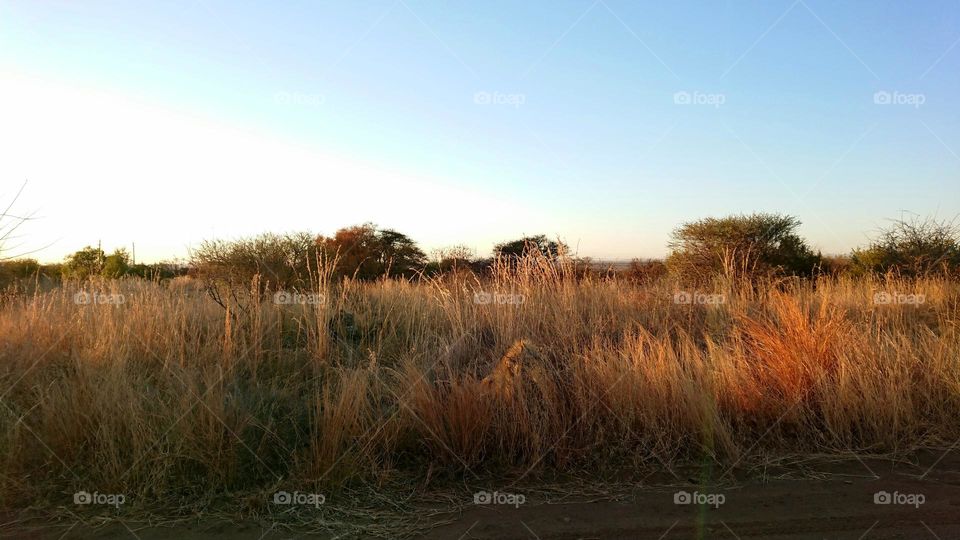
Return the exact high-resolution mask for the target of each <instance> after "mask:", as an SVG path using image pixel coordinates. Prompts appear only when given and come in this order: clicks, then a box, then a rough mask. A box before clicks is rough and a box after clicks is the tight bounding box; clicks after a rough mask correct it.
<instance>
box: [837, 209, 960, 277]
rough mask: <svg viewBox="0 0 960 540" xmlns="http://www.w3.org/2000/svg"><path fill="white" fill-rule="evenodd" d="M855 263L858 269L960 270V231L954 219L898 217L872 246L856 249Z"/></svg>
mask: <svg viewBox="0 0 960 540" xmlns="http://www.w3.org/2000/svg"><path fill="white" fill-rule="evenodd" d="M851 264H852V266H853V268H854V271H856V272H858V273H882V274H885V273H888V272H893V273H897V274H900V275H903V276H907V277H923V276H929V275H936V274H940V275H947V274H957V273H960V233H958V230H957V227H956V226H955V225H954V223H953V222H946V221H937V220H936V219H933V218H925V219H920V218H917V217H914V218H912V219H910V220H902V219H901V220H895V221H894V222H893V224H892V225H891V226H890V227H888V228H887V229H884V230H882V231H881V232H880V235H879V236H878V237H877V238H876V240H874V241H873V242H872V243H871V244H870V245H869V246H868V247H866V248H862V249H857V250H854V251H853V254H852V255H851Z"/></svg>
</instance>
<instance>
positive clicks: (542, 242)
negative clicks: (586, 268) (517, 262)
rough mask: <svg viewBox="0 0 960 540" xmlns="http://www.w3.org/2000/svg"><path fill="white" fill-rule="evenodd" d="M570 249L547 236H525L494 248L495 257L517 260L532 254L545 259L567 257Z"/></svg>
mask: <svg viewBox="0 0 960 540" xmlns="http://www.w3.org/2000/svg"><path fill="white" fill-rule="evenodd" d="M569 251H570V248H569V247H568V246H567V245H566V244H564V243H563V242H560V241H553V240H548V239H547V237H546V236H545V235H542V234H538V235H536V236H525V237H523V238H520V239H517V240H511V241H509V242H501V243H499V244H497V245H496V246H494V247H493V256H494V257H495V258H496V257H506V258H517V257H522V256H524V255H527V254H530V253H540V254H541V255H543V256H544V257H547V258H550V259H555V258H557V257H559V256H561V255H566V254H567V253H568V252H569Z"/></svg>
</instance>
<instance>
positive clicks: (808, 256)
mask: <svg viewBox="0 0 960 540" xmlns="http://www.w3.org/2000/svg"><path fill="white" fill-rule="evenodd" d="M799 226H800V221H799V220H798V219H797V218H795V217H793V216H786V215H780V214H764V213H760V214H751V215H739V216H729V217H724V218H706V219H701V220H699V221H693V222H689V223H684V224H683V225H681V226H680V227H678V228H677V229H675V230H674V231H673V233H672V235H671V241H670V243H669V247H670V250H671V253H670V255H669V257H668V258H667V266H668V268H670V270H671V271H672V272H674V273H676V274H678V275H680V276H682V277H684V278H692V279H695V280H706V279H709V278H710V277H711V276H713V275H716V274H724V275H727V276H729V277H747V278H755V277H759V276H762V275H778V274H779V275H782V274H789V275H810V274H812V273H813V271H814V270H815V269H816V266H817V263H818V261H819V258H820V256H819V255H817V254H814V253H813V251H812V250H811V249H810V248H809V247H808V246H807V244H806V242H804V240H803V239H802V238H800V237H799V236H798V235H797V234H796V232H795V231H796V229H797V227H799Z"/></svg>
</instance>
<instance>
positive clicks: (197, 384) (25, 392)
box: [0, 259, 960, 511]
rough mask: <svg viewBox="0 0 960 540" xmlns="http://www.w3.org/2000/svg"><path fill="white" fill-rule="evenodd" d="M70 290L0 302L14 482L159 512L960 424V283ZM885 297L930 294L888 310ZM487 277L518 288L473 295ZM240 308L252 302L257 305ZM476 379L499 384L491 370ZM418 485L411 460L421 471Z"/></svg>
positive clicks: (500, 271) (558, 281)
mask: <svg viewBox="0 0 960 540" xmlns="http://www.w3.org/2000/svg"><path fill="white" fill-rule="evenodd" d="M83 288H84V290H86V291H88V292H94V291H97V292H102V293H115V294H123V295H124V299H125V302H124V303H123V304H119V305H104V304H101V305H95V304H87V305H78V304H76V303H75V302H74V294H75V293H76V292H77V291H79V290H80V285H79V284H66V285H64V286H63V287H62V288H60V289H57V290H53V291H48V292H42V293H36V294H32V295H21V296H17V297H14V298H12V299H8V300H7V301H6V302H5V304H4V305H3V306H2V308H0V392H2V401H0V403H2V405H0V462H2V463H0V500H2V501H3V503H4V505H5V506H16V507H25V506H29V505H37V506H42V505H56V504H61V505H62V504H64V503H65V501H66V498H68V497H69V494H71V493H73V492H74V491H77V490H79V489H86V490H93V489H96V490H99V491H100V492H107V493H125V494H127V496H128V498H131V499H138V500H141V501H157V505H159V506H164V505H166V506H169V507H172V508H183V507H187V506H189V507H191V508H196V507H197V506H198V505H203V504H206V503H208V502H210V501H215V500H220V499H228V500H232V501H242V505H245V506H244V508H248V507H249V509H250V511H254V510H255V509H256V508H257V507H258V506H262V505H265V504H266V502H265V501H268V500H269V494H270V493H272V492H274V491H276V490H278V489H288V490H292V489H304V490H314V491H317V490H319V491H320V492H328V493H329V492H331V491H335V490H337V489H342V488H345V487H349V486H351V485H354V484H356V483H363V484H365V485H381V484H384V483H389V482H391V481H392V479H395V478H397V477H398V475H412V476H413V477H416V478H419V479H420V481H422V482H428V481H431V479H435V478H436V477H437V476H443V475H445V474H446V475H450V477H451V478H458V477H462V476H464V475H467V476H470V475H474V474H475V475H485V474H503V475H510V476H511V477H512V478H520V477H523V476H524V475H537V474H542V473H544V472H552V471H563V470H569V469H571V468H576V469H581V470H599V469H604V470H610V469H617V468H622V469H629V470H636V469H638V468H639V469H656V468H670V467H673V466H674V465H678V464H682V463H685V462H692V461H701V460H705V459H706V460H715V461H716V462H717V463H718V464H719V465H720V466H721V469H720V470H723V469H722V467H723V465H733V464H741V465H744V464H747V463H750V462H751V460H754V459H757V458H760V457H769V456H777V455H787V454H790V455H795V454H802V453H816V454H824V453H836V454H849V453H852V452H855V453H859V454H865V453H892V452H906V451H910V450H911V449H915V448H918V447H929V446H940V447H945V446H948V445H950V444H952V443H953V442H954V441H955V440H957V438H958V437H960V425H958V423H957V421H956V418H957V411H958V410H960V333H958V330H960V328H958V322H960V285H958V284H957V283H955V282H950V281H947V280H925V281H918V282H906V281H902V282H896V281H880V280H872V279H861V280H851V279H843V278H841V279H835V278H832V279H823V280H820V281H818V282H816V283H809V282H790V283H771V284H769V285H763V286H759V285H756V284H754V285H744V284H732V283H724V282H722V281H718V282H717V283H716V284H715V286H714V287H712V290H707V291H703V292H708V293H716V294H723V295H725V302H724V303H722V304H718V305H684V304H676V303H674V295H675V293H676V292H677V291H678V290H679V289H678V286H677V285H676V284H674V283H671V282H670V281H668V280H664V281H662V282H659V283H656V284H652V285H642V286H641V285H634V284H630V283H626V282H622V281H617V280H598V279H577V278H575V276H574V273H573V272H572V270H571V268H570V267H569V266H566V265H563V264H559V265H558V264H549V263H547V262H546V261H543V260H535V259H531V260H526V261H524V262H523V264H521V265H520V266H519V267H518V268H510V267H508V266H506V265H501V266H499V267H498V268H497V270H496V273H495V275H494V276H493V277H492V278H491V279H490V280H488V281H484V282H479V281H477V280H475V279H467V278H462V277H447V278H444V279H439V280H435V281H428V282H420V283H406V282H399V281H382V282H377V283H368V284H361V283H356V282H344V283H342V284H331V283H329V282H328V281H321V282H320V288H321V290H320V291H319V292H321V293H322V294H323V295H324V297H325V300H326V301H325V302H323V303H320V304H312V305H293V306H291V305H276V304H274V303H272V302H270V301H265V302H261V303H250V302H248V303H243V302H242V301H241V302H240V303H238V304H237V305H235V306H231V309H230V313H229V314H227V313H225V312H224V310H223V309H221V308H220V307H219V306H218V305H216V304H215V303H214V302H212V301H211V300H210V299H209V298H207V297H206V296H205V295H204V294H203V293H202V292H201V291H199V290H196V289H194V288H192V287H191V286H189V285H186V286H184V285H183V284H180V285H178V286H176V287H170V286H164V285H160V284H156V283H152V282H147V281H137V280H130V281H119V282H117V281H114V282H96V283H88V284H85V285H83ZM878 291H890V292H893V291H897V292H901V293H920V294H923V295H925V302H924V303H923V304H920V305H878V304H875V303H874V302H873V295H874V293H876V292H878ZM476 292H490V293H499V294H513V295H522V296H523V302H522V303H503V304H501V303H496V302H491V303H477V302H475V297H474V294H475V293H476ZM241 300H242V298H241ZM485 377H486V380H484V378H485ZM405 477H406V476H405Z"/></svg>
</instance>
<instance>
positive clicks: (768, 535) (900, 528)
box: [0, 452, 960, 540]
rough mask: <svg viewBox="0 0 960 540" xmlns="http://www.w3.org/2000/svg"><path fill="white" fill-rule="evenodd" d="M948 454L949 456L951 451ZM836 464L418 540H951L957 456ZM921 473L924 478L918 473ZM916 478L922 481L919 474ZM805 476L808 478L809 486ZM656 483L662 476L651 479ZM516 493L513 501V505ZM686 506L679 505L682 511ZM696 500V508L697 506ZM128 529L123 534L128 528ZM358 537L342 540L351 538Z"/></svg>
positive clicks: (508, 508)
mask: <svg viewBox="0 0 960 540" xmlns="http://www.w3.org/2000/svg"><path fill="white" fill-rule="evenodd" d="M952 454H956V452H954V453H952ZM923 461H926V463H924V464H923V465H919V464H913V465H909V464H902V463H901V464H895V465H894V464H891V463H890V462H880V461H869V462H865V463H861V462H859V461H845V462H843V463H839V464H832V465H831V464H821V465H818V466H805V468H804V469H805V470H804V475H805V476H806V478H804V479H797V480H792V479H770V476H767V477H766V478H764V476H763V475H760V476H759V477H758V476H757V475H754V477H753V479H751V480H749V481H733V480H730V479H729V478H727V481H726V482H725V483H715V484H714V487H706V486H703V485H697V484H692V483H691V484H684V483H677V482H675V481H674V482H659V483H647V482H645V483H644V484H642V485H639V486H637V487H636V488H635V489H633V490H632V491H631V492H630V493H627V494H624V495H622V496H620V497H617V499H616V500H597V501H593V502H590V501H584V500H580V501H572V502H570V501H564V502H557V501H556V500H553V501H551V500H548V499H547V498H543V497H538V496H535V495H530V496H525V495H524V494H523V493H513V492H508V491H504V492H497V493H496V494H495V495H494V494H493V493H492V492H487V493H489V495H480V496H479V497H480V499H481V500H482V502H486V501H487V500H489V502H490V504H469V505H467V507H466V509H465V510H463V511H462V512H461V513H459V514H457V515H454V516H452V517H453V522H452V523H448V524H445V525H443V526H440V527H437V528H434V529H432V530H430V531H429V532H427V533H426V534H425V535H422V536H420V537H421V538H425V539H428V540H439V539H454V540H458V539H463V540H466V539H494V538H496V539H517V540H519V539H541V540H546V539H557V540H561V539H563V540H566V539H569V540H575V539H621V538H622V539H627V538H629V539H647V538H649V539H655V540H656V539H662V540H669V539H690V538H711V539H712V538H718V539H723V538H729V539H741V540H743V539H775V540H801V539H803V540H807V539H810V540H824V539H914V538H915V539H928V540H937V539H941V540H946V539H956V538H960V456H957V455H949V456H948V457H947V458H946V459H942V460H941V461H940V462H938V463H936V466H935V467H934V468H932V469H930V468H929V464H930V463H932V462H933V461H935V457H934V456H930V457H929V458H927V459H925V460H922V461H921V463H923ZM928 471H929V472H928ZM925 473H926V474H925ZM811 477H813V478H812V479H811ZM660 480H662V478H660ZM518 496H523V500H521V499H520V498H519V497H518ZM688 501H689V504H684V503H686V502H688ZM697 503H699V504H697ZM70 525H71V524H69V523H61V524H56V525H52V524H46V525H42V524H41V525H37V524H32V525H30V526H27V527H19V528H17V527H6V528H4V529H0V537H2V538H24V539H28V538H29V539H32V538H43V539H46V538H63V539H74V538H105V539H111V540H113V539H124V538H137V539H140V540H159V539H166V538H179V539H183V540H225V539H228V538H229V539H234V538H236V539H250V540H287V539H291V540H292V539H298V538H334V537H335V536H332V535H329V534H327V535H316V534H307V533H296V532H289V531H282V530H279V529H280V528H279V527H277V526H276V524H271V523H241V524H234V523H226V524H225V523H218V524H214V523H196V524H194V525H191V526H178V527H174V528H167V527H155V528H141V527H138V526H136V525H134V524H126V525H117V524H114V525H110V526H108V527H103V528H98V529H90V528H85V527H82V526H76V525H73V526H70ZM128 527H129V528H128ZM358 537H363V536H356V535H354V536H350V535H347V536H342V538H358Z"/></svg>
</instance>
